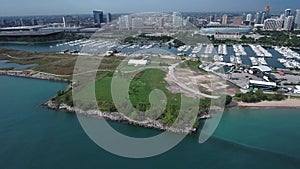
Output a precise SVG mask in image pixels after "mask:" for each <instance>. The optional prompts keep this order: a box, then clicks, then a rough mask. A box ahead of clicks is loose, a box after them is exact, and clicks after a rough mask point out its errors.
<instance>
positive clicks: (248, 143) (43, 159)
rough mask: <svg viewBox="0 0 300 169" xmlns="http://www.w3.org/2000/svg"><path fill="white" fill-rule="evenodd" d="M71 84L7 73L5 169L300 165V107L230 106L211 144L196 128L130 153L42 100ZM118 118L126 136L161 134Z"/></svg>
mask: <svg viewBox="0 0 300 169" xmlns="http://www.w3.org/2000/svg"><path fill="white" fill-rule="evenodd" d="M65 87H66V84H64V83H58V82H49V81H43V80H34V79H24V78H17V77H9V76H0V94H1V95H0V168H3V169H41V168H43V169H53V168H63V169H82V168H85V169H86V168H87V169H89V168H93V169H94V168H104V169H106V168H114V169H115V168H116V169H120V168H130V169H140V168H146V169H153V168H156V169H166V168H175V169H177V168H178V169H184V168H192V169H194V168H195V169H196V168H197V169H202V168H203V169H219V168H222V169H247V168H249V169H256V168H257V169H268V168H270V169H299V168H300V145H299V140H300V132H299V131H300V123H299V119H300V111H299V109H298V110H297V109H233V110H229V111H226V112H225V113H224V116H223V118H222V121H221V123H220V125H219V127H218V129H217V130H216V132H215V134H214V136H213V137H212V138H210V139H209V141H208V142H206V143H204V144H199V143H198V137H197V135H196V136H188V137H187V138H185V139H184V140H183V141H182V142H181V143H180V144H179V145H177V146H176V147H175V148H173V149H172V150H170V151H168V152H166V153H164V154H162V155H159V156H155V157H151V158H146V159H129V158H123V157H119V156H116V155H113V154H110V153H108V152H106V151H104V150H103V149H101V148H99V147H98V146H97V145H96V144H95V143H93V141H91V140H90V139H89V137H88V136H87V135H86V134H85V133H84V131H83V129H82V128H81V126H80V124H79V122H78V120H77V117H76V115H74V114H70V113H65V112H59V111H53V110H48V109H45V108H43V107H42V106H40V105H41V104H42V103H43V102H45V101H47V100H48V99H49V98H51V97H52V96H54V95H55V94H56V92H57V91H58V90H60V89H64V88H65ZM91 120H95V119H91ZM111 124H112V126H113V127H115V128H117V129H118V130H119V131H122V132H123V133H124V134H127V135H152V134H157V133H158V131H155V130H151V129H144V128H138V127H133V126H130V125H126V124H119V123H111ZM103 137H105V136H103Z"/></svg>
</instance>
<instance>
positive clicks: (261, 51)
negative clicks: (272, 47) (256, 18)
mask: <svg viewBox="0 0 300 169" xmlns="http://www.w3.org/2000/svg"><path fill="white" fill-rule="evenodd" d="M249 46H250V47H251V49H252V50H253V51H254V52H255V53H256V55H257V56H259V57H272V54H271V53H270V52H268V51H267V50H266V49H265V48H263V47H262V46H261V45H251V44H250V45H249Z"/></svg>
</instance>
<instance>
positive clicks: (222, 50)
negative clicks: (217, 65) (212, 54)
mask: <svg viewBox="0 0 300 169" xmlns="http://www.w3.org/2000/svg"><path fill="white" fill-rule="evenodd" d="M218 54H219V55H227V54H228V52H227V46H226V45H225V44H222V45H219V47H218Z"/></svg>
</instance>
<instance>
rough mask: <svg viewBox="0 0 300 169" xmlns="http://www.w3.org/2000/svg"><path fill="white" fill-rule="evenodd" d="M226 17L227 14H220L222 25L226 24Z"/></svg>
mask: <svg viewBox="0 0 300 169" xmlns="http://www.w3.org/2000/svg"><path fill="white" fill-rule="evenodd" d="M227 19H228V15H226V14H224V15H223V16H222V25H226V24H227Z"/></svg>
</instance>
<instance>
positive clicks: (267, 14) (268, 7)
mask: <svg viewBox="0 0 300 169" xmlns="http://www.w3.org/2000/svg"><path fill="white" fill-rule="evenodd" d="M270 10H271V8H270V6H266V7H265V13H266V15H265V18H266V19H268V18H270Z"/></svg>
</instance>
